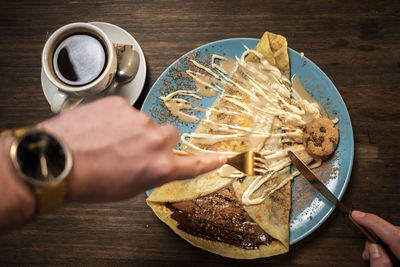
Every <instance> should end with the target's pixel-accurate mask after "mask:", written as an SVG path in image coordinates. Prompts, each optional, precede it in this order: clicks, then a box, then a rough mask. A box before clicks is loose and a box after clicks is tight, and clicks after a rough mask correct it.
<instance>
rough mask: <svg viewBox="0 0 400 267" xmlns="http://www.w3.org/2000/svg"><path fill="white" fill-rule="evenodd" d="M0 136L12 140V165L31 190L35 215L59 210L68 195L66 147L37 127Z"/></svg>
mask: <svg viewBox="0 0 400 267" xmlns="http://www.w3.org/2000/svg"><path fill="white" fill-rule="evenodd" d="M1 135H12V136H13V137H14V141H13V143H12V145H11V149H10V157H11V161H12V164H13V165H14V167H15V169H16V171H17V172H18V174H19V177H20V178H21V179H22V180H24V181H25V182H27V183H28V184H30V185H31V186H32V188H33V191H34V193H35V195H36V198H37V203H36V211H35V213H36V214H42V213H46V212H48V211H50V210H52V209H54V208H56V207H58V206H60V205H61V204H62V203H63V202H64V199H65V197H66V194H67V184H66V178H67V177H68V174H69V173H70V171H71V169H72V155H71V153H70V151H69V149H68V147H67V146H66V145H65V143H64V142H63V141H61V140H60V139H59V138H57V137H56V136H54V135H52V134H49V133H48V132H47V131H45V130H44V129H41V128H39V127H26V128H21V129H16V130H8V131H7V132H3V133H2V134H1ZM39 170H40V171H39Z"/></svg>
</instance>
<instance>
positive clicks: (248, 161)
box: [173, 149, 267, 175]
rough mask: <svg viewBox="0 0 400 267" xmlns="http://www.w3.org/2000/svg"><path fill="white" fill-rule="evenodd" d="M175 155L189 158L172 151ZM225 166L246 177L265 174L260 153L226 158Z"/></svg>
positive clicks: (181, 153)
mask: <svg viewBox="0 0 400 267" xmlns="http://www.w3.org/2000/svg"><path fill="white" fill-rule="evenodd" d="M173 152H174V154H175V155H179V156H189V155H190V154H189V153H188V152H186V151H180V150H175V149H174V150H173ZM226 164H228V165H231V166H232V167H234V168H236V169H237V170H239V171H241V172H243V173H245V174H247V175H263V174H265V173H266V172H267V170H266V168H265V164H264V160H263V158H262V157H261V154H260V153H257V152H254V151H247V152H243V153H240V154H238V155H236V156H233V157H231V158H228V160H227V162H226Z"/></svg>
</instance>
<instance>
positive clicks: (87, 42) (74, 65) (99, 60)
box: [53, 33, 107, 86]
mask: <svg viewBox="0 0 400 267" xmlns="http://www.w3.org/2000/svg"><path fill="white" fill-rule="evenodd" d="M106 62H107V54H106V50H105V48H104V45H103V44H102V42H100V41H99V40H98V39H97V38H96V37H94V36H92V35H89V34H86V33H82V34H74V35H71V36H69V37H67V38H65V39H64V40H62V41H61V42H60V44H59V45H58V46H57V48H56V49H55V51H54V55H53V68H54V72H55V73H56V75H57V77H58V78H59V79H60V80H61V81H62V82H64V83H66V84H68V85H72V86H82V85H85V84H88V83H90V82H92V81H94V80H96V79H97V78H98V77H99V76H100V74H101V73H102V72H103V70H104V68H105V65H106Z"/></svg>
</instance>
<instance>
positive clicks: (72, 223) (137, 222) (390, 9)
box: [0, 0, 400, 266]
mask: <svg viewBox="0 0 400 267" xmlns="http://www.w3.org/2000/svg"><path fill="white" fill-rule="evenodd" d="M399 18H400V2H399V1H368V0H363V1H335V0H333V1H325V0H322V1H318V0H310V1H261V0H260V1H256V0H247V1H206V0H203V1H198V0H195V1H182V2H181V1H120V0H114V1H109V0H100V1H81V0H71V1H56V0H54V1H31V0H30V1H28V0H27V1H1V4H0V22H1V23H0V129H4V128H10V127H18V126H23V125H27V124H33V123H36V122H39V121H41V120H44V119H47V118H50V117H51V116H52V115H53V114H52V113H51V111H50V109H49V105H48V103H47V101H46V99H45V97H44V95H43V92H42V89H41V82H40V69H41V50H42V48H43V45H44V42H45V40H46V33H47V32H52V31H54V30H56V29H57V28H59V27H61V26H62V25H64V24H67V23H71V22H77V21H105V22H109V23H113V24H116V25H118V26H120V27H122V28H124V29H126V30H127V31H128V32H130V33H131V34H132V35H133V36H134V37H135V38H136V40H137V41H138V42H139V43H140V45H141V47H142V49H143V51H144V53H145V56H146V60H147V79H146V84H145V87H144V90H143V93H142V95H141V97H140V99H139V101H138V102H137V103H136V104H135V105H134V106H135V107H137V108H140V106H141V104H142V102H143V100H144V97H145V96H146V93H147V92H148V90H149V89H150V87H151V85H152V84H153V83H154V82H155V80H156V79H157V77H158V76H159V75H160V74H161V73H162V71H163V70H164V69H165V68H167V67H168V66H169V65H170V64H171V63H172V62H173V61H175V60H176V59H177V58H178V57H180V56H181V55H183V54H184V53H186V52H187V51H190V50H192V49H193V48H195V47H198V46H200V45H203V44H206V43H208V42H212V41H216V40H219V39H225V38H232V37H256V38H258V37H260V36H261V35H262V33H263V32H264V31H267V30H268V31H271V32H274V33H279V34H282V35H284V36H285V37H287V39H288V42H289V46H290V47H291V48H293V49H295V50H297V51H302V52H304V53H305V54H306V56H308V57H309V58H310V59H311V60H313V61H314V62H315V63H316V64H317V65H318V66H319V67H320V68H321V69H322V70H323V71H324V72H325V73H326V74H327V75H328V76H329V77H330V78H331V79H332V81H333V83H334V84H335V85H336V87H337V88H338V90H339V92H340V94H341V95H342V97H343V99H344V102H345V103H346V105H347V108H348V110H349V113H350V117H351V120H352V123H353V130H354V138H355V159H354V166H353V172H352V175H351V179H350V182H349V184H348V187H347V190H346V192H345V194H344V198H343V200H344V203H345V204H347V205H348V206H350V207H353V208H357V209H361V210H364V211H369V212H373V213H376V214H379V215H380V216H382V217H383V218H385V219H388V220H390V221H391V222H392V223H394V224H397V225H400V212H399V211H400V209H399V202H400V194H399V188H400V176H399V173H400V157H399V150H400V142H399V136H400V104H399V103H400V96H399V93H400V86H399V85H400V19H399ZM363 247H364V239H363V237H362V236H361V235H360V233H358V232H357V231H355V230H354V228H353V226H351V225H350V224H349V222H348V221H347V220H346V219H345V218H343V217H342V216H341V215H340V214H339V213H337V212H334V213H333V214H332V215H331V216H330V217H329V219H328V220H327V221H326V222H325V223H323V225H322V226H321V227H319V228H318V229H317V230H316V231H315V232H313V233H312V234H311V235H309V236H308V237H307V238H305V239H303V240H302V241H300V242H299V243H297V244H295V245H293V246H292V247H291V249H290V252H289V253H287V254H284V255H280V256H276V257H271V258H266V259H257V260H253V261H250V262H249V261H238V260H231V259H226V258H222V257H220V256H216V255H213V254H210V253H208V252H205V251H203V250H200V249H197V248H195V247H192V246H191V245H190V244H188V243H187V242H185V241H184V240H182V239H180V238H179V237H178V236H176V235H175V234H174V233H173V232H172V231H171V230H170V229H169V228H168V227H166V226H165V225H164V224H163V223H161V222H160V221H159V220H158V219H157V218H156V217H155V215H154V214H153V212H152V211H151V210H150V208H149V207H147V205H146V204H145V194H144V193H142V194H140V195H138V196H137V197H135V198H133V199H130V200H127V201H124V202H119V203H106V204H95V205H83V204H67V205H65V206H64V207H62V208H61V209H59V210H58V211H57V212H55V213H52V214H49V215H46V216H43V217H41V218H38V219H35V220H33V221H31V222H29V223H26V224H24V225H21V226H18V227H15V228H13V229H11V230H9V231H6V232H3V233H0V265H3V264H4V265H8V264H41V265H45V264H50V265H53V264H67V265H89V264H90V265H95V264H96V265H98V264H100V265H138V266H147V265H151V266H154V265H202V266H213V265H218V266H219V265H229V266H230V265H241V264H249V263H251V264H254V265H260V266H273V265H285V266H292V265H303V266H310V265H316V266H366V265H367V264H366V263H364V262H363V261H362V259H361V253H362V250H363Z"/></svg>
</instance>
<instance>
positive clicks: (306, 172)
mask: <svg viewBox="0 0 400 267" xmlns="http://www.w3.org/2000/svg"><path fill="white" fill-rule="evenodd" d="M288 155H289V158H290V160H291V161H292V163H293V165H294V166H295V167H296V168H297V169H298V170H299V172H300V173H301V174H303V176H304V178H306V179H307V180H308V181H309V182H310V183H311V185H313V186H314V188H315V189H317V191H318V192H319V193H320V194H321V195H323V196H324V197H325V198H326V199H327V200H329V201H330V202H332V203H333V204H334V205H335V206H336V208H338V210H340V211H341V212H342V213H344V215H345V216H346V217H347V218H349V219H350V221H351V222H352V223H353V224H354V225H355V226H356V227H357V228H358V229H359V230H360V231H361V233H363V235H364V236H365V238H367V240H368V241H369V242H371V243H376V244H379V245H380V246H382V247H383V248H384V249H385V250H386V253H387V254H388V255H389V257H390V258H391V260H392V263H394V266H397V265H396V264H398V259H397V258H396V256H394V254H393V253H392V252H391V250H390V249H389V248H388V247H387V245H386V244H385V243H383V242H382V241H381V240H380V239H379V238H378V237H377V236H376V235H375V234H374V233H373V232H370V231H369V230H368V229H367V228H365V227H364V226H362V225H360V224H359V223H357V222H356V221H355V220H354V219H353V217H351V210H350V209H349V208H347V207H346V206H345V205H344V204H343V203H342V202H341V201H340V200H339V199H338V198H337V197H335V195H334V194H332V193H331V191H329V189H328V188H327V187H326V186H325V185H324V184H323V183H322V182H321V181H320V180H319V179H318V178H317V177H316V176H315V174H314V173H313V172H312V171H311V170H310V169H309V168H308V167H307V165H305V164H304V163H303V162H302V161H301V160H300V159H299V158H298V157H297V156H296V154H294V153H293V152H292V151H288Z"/></svg>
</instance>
